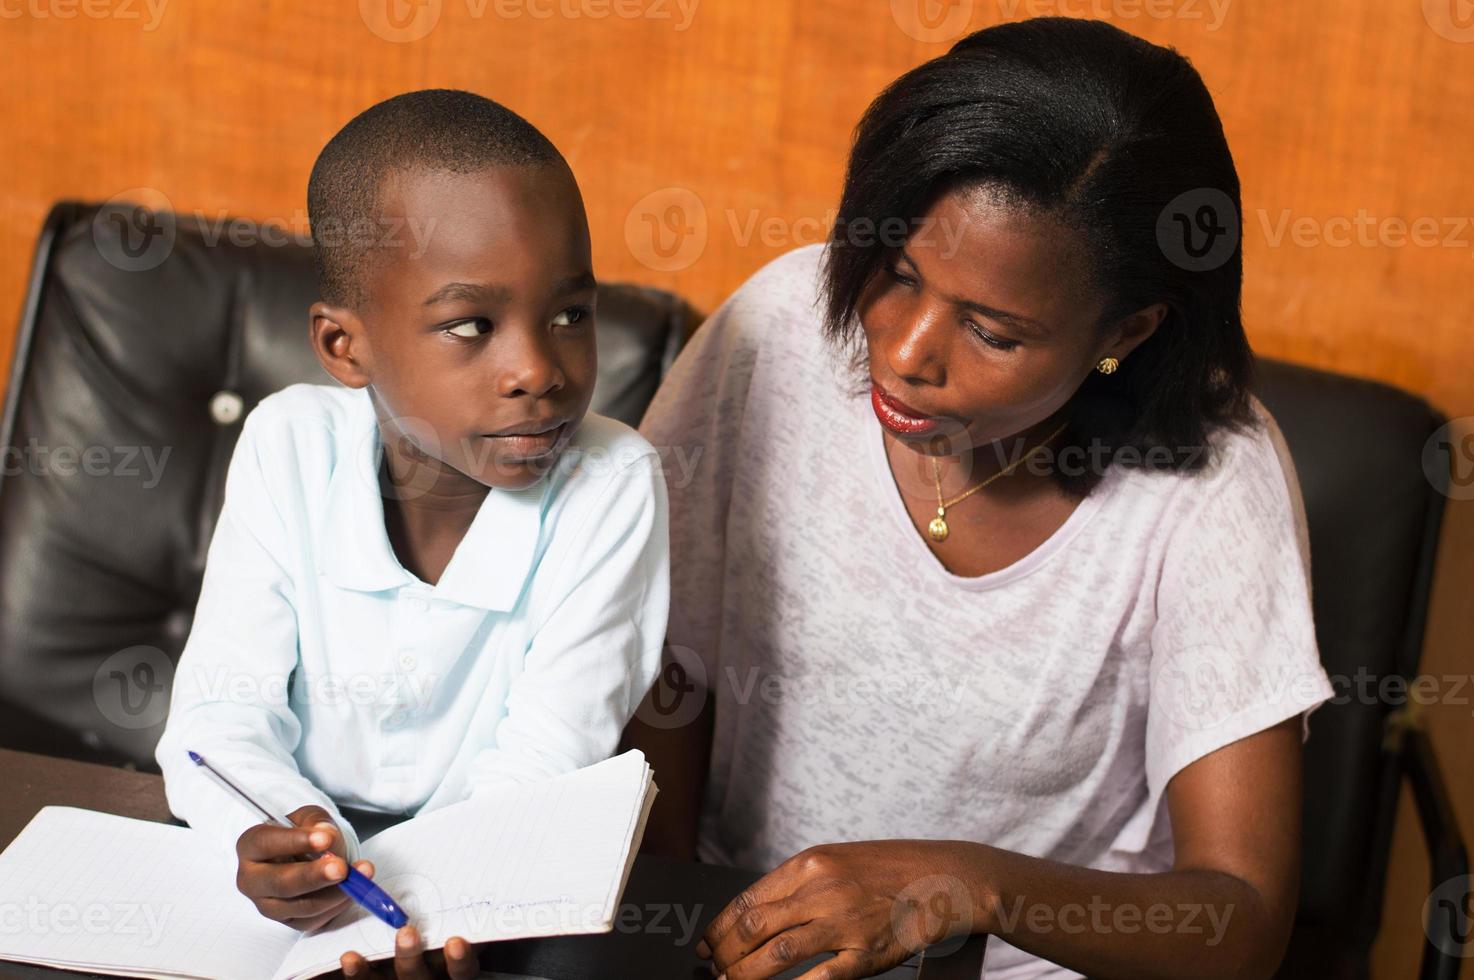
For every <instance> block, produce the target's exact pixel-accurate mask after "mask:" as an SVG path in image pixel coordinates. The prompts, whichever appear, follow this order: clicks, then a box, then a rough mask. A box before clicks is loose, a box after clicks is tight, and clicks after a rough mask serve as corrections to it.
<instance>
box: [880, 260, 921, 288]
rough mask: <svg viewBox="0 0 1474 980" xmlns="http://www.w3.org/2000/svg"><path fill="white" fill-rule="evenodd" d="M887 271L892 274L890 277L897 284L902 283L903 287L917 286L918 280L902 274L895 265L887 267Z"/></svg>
mask: <svg viewBox="0 0 1474 980" xmlns="http://www.w3.org/2000/svg"><path fill="white" fill-rule="evenodd" d="M885 271H886V272H887V273H889V274H890V277H891V278H892V279H894V280H895V281H896V282H898V283H900V284H901V285H902V286H914V285H916V280H915V279H913V278H911V277H910V276H908V275H906V274H905V273H904V272H902V271H901V270H900V269H898V268H896V267H895V266H893V265H888V266H886V267H885Z"/></svg>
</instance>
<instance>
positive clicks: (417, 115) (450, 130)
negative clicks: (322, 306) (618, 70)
mask: <svg viewBox="0 0 1474 980" xmlns="http://www.w3.org/2000/svg"><path fill="white" fill-rule="evenodd" d="M554 162H557V163H563V162H564V161H563V155H562V154H561V153H559V152H558V149H557V147H555V146H553V144H552V143H551V142H549V140H548V138H547V137H546V136H544V135H543V134H542V133H540V132H538V130H537V127H535V126H533V125H532V124H531V123H529V122H528V121H527V120H525V119H523V118H522V117H521V116H519V115H517V114H516V113H515V112H513V111H512V110H510V109H508V108H507V107H506V106H503V105H500V104H498V103H496V102H493V101H492V100H491V99H488V98H486V97H485V96H481V95H477V94H475V93H474V92H463V91H460V90H458V89H443V88H442V89H424V90H422V91H419V92H406V93H404V94H403V95H396V96H394V97H393V98H391V99H386V100H385V101H383V102H380V103H378V104H377V105H373V106H370V107H369V108H367V109H365V110H364V111H363V112H361V113H359V114H358V115H357V116H354V117H353V119H351V120H350V121H349V122H348V124H347V125H346V126H344V127H343V128H342V129H340V130H338V133H337V135H335V136H334V137H333V138H332V139H331V140H329V141H328V144H327V146H325V147H323V149H322V152H321V153H319V154H318V157H317V162H316V163H315V164H313V166H312V176H311V177H310V178H309V179H308V181H307V215H308V220H309V222H310V223H311V226H312V244H313V252H314V254H315V255H316V258H317V278H318V290H319V292H320V293H321V295H322V298H323V299H324V300H326V301H327V302H329V303H333V304H337V305H346V306H361V305H362V304H363V303H364V301H365V298H366V297H365V290H364V286H363V283H364V281H365V272H366V270H367V268H368V265H369V263H370V261H371V259H372V256H373V252H374V250H375V249H376V247H378V246H380V245H393V244H395V243H396V242H397V243H399V244H401V245H403V244H407V243H408V242H409V241H411V240H412V238H411V236H409V235H408V234H407V233H406V232H404V231H403V230H402V229H401V230H399V231H397V232H396V231H395V230H394V229H392V228H389V227H388V226H387V225H386V224H385V223H384V222H383V221H382V220H381V216H380V201H379V195H380V192H381V190H382V188H383V186H384V179H385V178H386V177H387V176H388V175H389V174H391V173H393V172H396V171H407V170H432V171H445V172H450V173H472V172H475V171H477V170H483V169H485V168H487V167H495V166H537V165H542V164H549V163H554Z"/></svg>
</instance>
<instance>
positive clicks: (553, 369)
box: [501, 353, 567, 398]
mask: <svg viewBox="0 0 1474 980" xmlns="http://www.w3.org/2000/svg"><path fill="white" fill-rule="evenodd" d="M566 382H567V379H566V378H565V377H564V375H563V369H562V367H561V366H560V365H559V364H558V362H557V361H556V360H554V359H553V358H551V357H548V356H546V355H544V354H541V353H537V354H531V353H529V354H528V355H526V356H523V357H521V358H519V359H518V361H517V363H516V365H515V366H514V367H512V368H511V369H510V370H508V371H507V372H506V374H504V375H503V377H502V385H501V388H502V394H503V395H504V396H506V397H508V398H516V397H519V396H523V395H525V396H528V397H531V398H545V397H547V396H548V395H552V394H555V393H556V392H558V391H559V390H561V389H562V387H563V385H564V384H565V383H566Z"/></svg>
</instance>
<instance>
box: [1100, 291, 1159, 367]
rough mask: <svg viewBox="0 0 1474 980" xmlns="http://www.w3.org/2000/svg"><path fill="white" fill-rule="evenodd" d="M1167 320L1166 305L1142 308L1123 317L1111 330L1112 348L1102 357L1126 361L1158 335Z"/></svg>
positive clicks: (1106, 350) (1155, 304) (1104, 352)
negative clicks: (1153, 336) (1147, 341)
mask: <svg viewBox="0 0 1474 980" xmlns="http://www.w3.org/2000/svg"><path fill="white" fill-rule="evenodd" d="M1165 319H1167V304H1166V303H1153V304H1152V305H1151V306H1146V307H1142V308H1141V309H1139V310H1137V311H1136V312H1135V313H1131V314H1128V315H1126V316H1124V317H1122V318H1121V319H1119V320H1117V321H1116V324H1115V326H1113V327H1112V328H1111V337H1112V340H1111V343H1110V346H1109V347H1107V348H1106V349H1105V351H1103V352H1102V353H1101V355H1100V356H1101V357H1114V358H1116V359H1117V360H1119V361H1124V360H1126V355H1128V354H1130V353H1131V352H1132V351H1134V350H1136V348H1137V347H1139V346H1140V345H1141V344H1142V343H1144V342H1145V341H1146V339H1147V338H1148V337H1150V336H1151V335H1152V334H1154V333H1156V332H1157V328H1158V327H1160V326H1161V325H1162V321H1163V320H1165Z"/></svg>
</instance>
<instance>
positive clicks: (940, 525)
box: [926, 422, 1070, 544]
mask: <svg viewBox="0 0 1474 980" xmlns="http://www.w3.org/2000/svg"><path fill="white" fill-rule="evenodd" d="M1069 424H1070V423H1068V422H1066V423H1064V425H1061V426H1060V427H1059V428H1058V429H1055V430H1054V433H1053V434H1052V435H1051V436H1050V437H1049V438H1048V439H1045V440H1044V441H1043V442H1041V443H1039V445H1037V446H1035V447H1034V448H1033V449H1030V450H1029V451H1028V452H1026V453H1024V455H1023V456H1021V457H1019V458H1018V459H1016V460H1014V461H1013V462H1012V463H1009V464H1008V465H1007V466H1005V467H1004V468H1003V469H1001V470H999V471H998V472H997V473H994V474H993V475H992V476H990V477H988V478H987V479H986V480H984V481H983V482H982V483H979V484H978V485H977V486H975V487H973V488H972V489H971V490H968V491H966V492H965V493H960V494H958V495H957V496H955V497H953V498H952V499H951V500H943V499H942V467H941V464H940V463H938V462H937V458H936V457H935V456H933V457H932V458H931V471H932V476H934V477H935V478H936V481H937V516H936V517H933V518H932V521H931V523H930V524H928V525H927V526H926V533H927V534H929V535H930V536H931V539H932V540H933V541H935V542H937V543H938V544H941V543H942V542H943V541H946V540H947V535H948V534H950V533H951V530H950V529H949V528H948V527H947V508H948V507H955V506H957V505H958V504H960V503H962V502H963V501H964V500H966V499H967V498H968V497H971V496H972V495H973V494H975V493H977V492H978V491H979V490H981V489H983V487H986V486H987V485H988V484H990V483H992V482H993V481H994V480H996V479H998V478H999V477H1000V476H1007V475H1008V474H1009V473H1012V472H1013V471H1014V470H1015V469H1017V468H1018V467H1019V466H1021V465H1022V464H1023V463H1024V462H1025V461H1027V460H1028V459H1029V458H1030V457H1031V456H1033V455H1034V454H1035V453H1037V452H1038V451H1039V450H1041V449H1043V448H1044V447H1045V446H1047V445H1049V444H1050V443H1051V442H1053V441H1054V440H1055V439H1056V438H1057V437H1058V436H1059V434H1060V433H1061V432H1063V431H1065V426H1068V425H1069Z"/></svg>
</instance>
